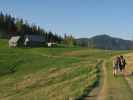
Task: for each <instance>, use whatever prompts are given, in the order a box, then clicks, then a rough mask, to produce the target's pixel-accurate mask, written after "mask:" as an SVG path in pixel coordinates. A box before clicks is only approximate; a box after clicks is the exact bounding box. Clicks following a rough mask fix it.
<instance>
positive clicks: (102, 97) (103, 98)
mask: <svg viewBox="0 0 133 100" xmlns="http://www.w3.org/2000/svg"><path fill="white" fill-rule="evenodd" d="M102 68H103V82H102V88H101V90H100V91H99V94H98V96H97V99H96V100H106V96H107V71H106V61H104V62H103V66H102Z"/></svg>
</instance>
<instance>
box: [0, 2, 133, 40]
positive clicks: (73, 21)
mask: <svg viewBox="0 0 133 100" xmlns="http://www.w3.org/2000/svg"><path fill="white" fill-rule="evenodd" d="M0 10H1V11H3V12H5V13H10V14H12V15H13V16H15V17H19V18H23V19H24V20H27V21H28V22H29V23H34V24H37V25H39V26H41V27H42V28H44V29H45V30H47V31H52V32H56V33H58V34H60V35H63V34H64V33H67V34H72V35H73V36H75V37H76V38H78V37H91V36H94V35H98V34H109V35H111V36H115V37H121V38H124V39H132V40H133V0H1V1H0Z"/></svg>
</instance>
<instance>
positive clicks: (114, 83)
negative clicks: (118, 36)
mask: <svg viewBox="0 0 133 100" xmlns="http://www.w3.org/2000/svg"><path fill="white" fill-rule="evenodd" d="M130 56H131V55H130ZM130 60H131V59H130ZM132 60H133V54H132ZM130 62H131V61H130ZM129 65H130V66H131V64H129ZM132 66H133V63H132ZM102 68H103V71H102V77H101V78H102V79H101V80H100V85H99V86H98V87H97V88H95V89H94V90H92V92H91V93H90V94H89V96H88V97H87V98H85V100H133V78H130V77H129V76H127V77H124V76H123V75H121V74H119V75H118V76H117V77H114V76H113V75H112V59H110V60H106V61H104V62H103V67H102Z"/></svg>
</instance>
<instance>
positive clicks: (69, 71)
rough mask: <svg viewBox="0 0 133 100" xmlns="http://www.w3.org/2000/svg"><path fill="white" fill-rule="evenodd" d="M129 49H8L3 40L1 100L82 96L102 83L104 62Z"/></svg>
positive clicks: (69, 99)
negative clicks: (101, 75) (100, 79)
mask: <svg viewBox="0 0 133 100" xmlns="http://www.w3.org/2000/svg"><path fill="white" fill-rule="evenodd" d="M126 52H127V51H107V50H97V49H88V48H79V47H76V48H8V45H7V41H6V40H0V80H1V82H0V100H74V99H82V97H84V96H86V95H87V94H88V93H89V92H90V91H91V90H92V89H93V88H94V87H95V86H96V84H97V83H98V81H99V78H100V72H101V68H102V61H103V60H104V59H106V60H107V59H110V58H111V57H112V56H114V55H117V54H121V53H126Z"/></svg>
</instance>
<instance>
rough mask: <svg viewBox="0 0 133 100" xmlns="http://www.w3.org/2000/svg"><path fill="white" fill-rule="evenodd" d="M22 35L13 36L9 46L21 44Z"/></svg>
mask: <svg viewBox="0 0 133 100" xmlns="http://www.w3.org/2000/svg"><path fill="white" fill-rule="evenodd" d="M19 40H20V36H12V37H11V38H10V40H9V41H8V43H9V47H14V48H15V47H17V46H18V45H19Z"/></svg>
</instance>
